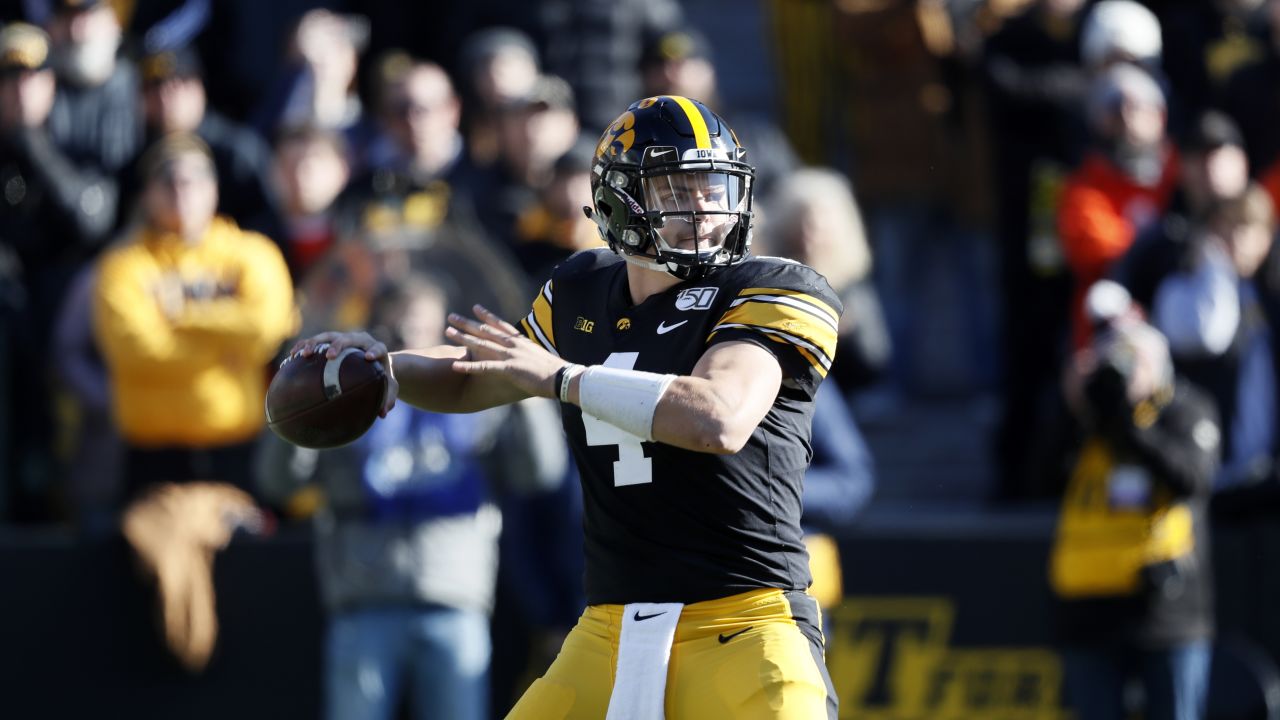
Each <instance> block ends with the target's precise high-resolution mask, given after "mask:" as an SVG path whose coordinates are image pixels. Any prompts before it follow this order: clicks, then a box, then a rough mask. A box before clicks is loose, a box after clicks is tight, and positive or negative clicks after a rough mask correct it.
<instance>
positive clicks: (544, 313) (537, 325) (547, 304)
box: [520, 280, 560, 355]
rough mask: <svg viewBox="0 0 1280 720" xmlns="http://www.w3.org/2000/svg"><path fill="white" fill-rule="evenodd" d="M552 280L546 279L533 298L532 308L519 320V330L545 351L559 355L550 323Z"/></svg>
mask: <svg viewBox="0 0 1280 720" xmlns="http://www.w3.org/2000/svg"><path fill="white" fill-rule="evenodd" d="M553 282H554V281H553V280H548V281H547V283H546V284H545V285H543V286H542V290H540V291H539V292H538V296H537V297H535V298H534V299H533V308H532V309H531V310H530V311H529V314H528V315H526V316H525V317H524V319H523V320H521V321H520V330H521V331H522V332H524V334H525V335H526V336H527V337H528V338H529V339H530V340H532V341H534V342H536V343H538V344H539V345H541V346H542V347H543V348H545V349H546V350H547V352H550V353H553V354H555V355H559V354H560V353H559V352H558V351H557V350H556V334H555V330H554V328H553V327H552V325H551V300H552V294H551V288H552V283H553Z"/></svg>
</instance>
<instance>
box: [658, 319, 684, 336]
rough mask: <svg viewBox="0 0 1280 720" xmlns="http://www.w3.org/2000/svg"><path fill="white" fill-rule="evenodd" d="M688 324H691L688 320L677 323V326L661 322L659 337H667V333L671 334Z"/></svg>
mask: <svg viewBox="0 0 1280 720" xmlns="http://www.w3.org/2000/svg"><path fill="white" fill-rule="evenodd" d="M687 322H689V321H688V320H681V321H680V322H678V323H676V324H675V325H668V324H667V323H666V321H663V322H660V323H658V334H659V335H666V334H667V333H669V332H671V331H672V330H675V329H676V328H678V327H680V326H681V325H683V324H685V323H687Z"/></svg>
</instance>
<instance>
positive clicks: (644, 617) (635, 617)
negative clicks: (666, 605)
mask: <svg viewBox="0 0 1280 720" xmlns="http://www.w3.org/2000/svg"><path fill="white" fill-rule="evenodd" d="M666 614H667V611H666V610H663V611H662V612H660V613H654V614H652V615H641V614H640V611H639V610H637V611H635V614H634V615H632V616H631V619H632V620H635V621H636V622H639V621H641V620H650V619H652V618H656V617H658V616H659V615H666Z"/></svg>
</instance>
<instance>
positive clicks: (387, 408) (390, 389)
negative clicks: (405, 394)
mask: <svg viewBox="0 0 1280 720" xmlns="http://www.w3.org/2000/svg"><path fill="white" fill-rule="evenodd" d="M398 394H400V383H398V382H396V379H395V378H394V377H392V376H391V375H390V374H388V375H387V394H386V395H384V396H383V398H382V410H381V411H380V412H379V413H378V415H379V417H386V416H387V413H389V412H391V409H392V408H394V407H395V406H396V395H398Z"/></svg>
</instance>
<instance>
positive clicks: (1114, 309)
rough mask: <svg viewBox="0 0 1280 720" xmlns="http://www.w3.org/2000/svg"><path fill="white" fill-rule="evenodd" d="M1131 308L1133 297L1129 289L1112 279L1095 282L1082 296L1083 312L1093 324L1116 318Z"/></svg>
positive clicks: (1107, 321)
mask: <svg viewBox="0 0 1280 720" xmlns="http://www.w3.org/2000/svg"><path fill="white" fill-rule="evenodd" d="M1132 308H1133V298H1132V297H1130V295H1129V291H1128V290H1126V289H1125V287H1124V286H1123V285H1121V284H1120V283H1118V282H1116V281H1114V280H1099V281H1097V282H1095V283H1094V284H1093V285H1090V286H1089V292H1087V293H1085V296H1084V314H1085V316H1086V317H1088V318H1089V322H1090V323H1092V324H1094V325H1099V324H1102V323H1109V322H1111V321H1113V320H1117V319H1119V318H1121V317H1122V316H1124V315H1126V314H1128V313H1129V311H1130V310H1131V309H1132Z"/></svg>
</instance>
